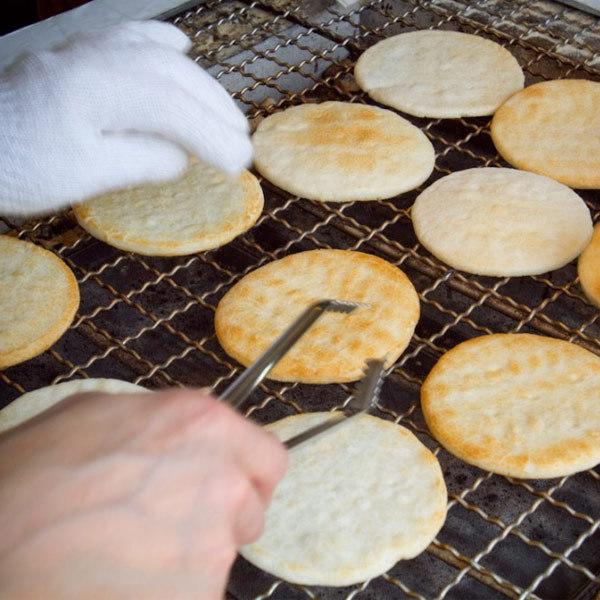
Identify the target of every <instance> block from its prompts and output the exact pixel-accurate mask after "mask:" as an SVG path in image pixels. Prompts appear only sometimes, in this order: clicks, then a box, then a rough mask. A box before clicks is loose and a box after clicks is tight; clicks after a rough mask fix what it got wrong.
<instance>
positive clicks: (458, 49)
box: [354, 31, 525, 118]
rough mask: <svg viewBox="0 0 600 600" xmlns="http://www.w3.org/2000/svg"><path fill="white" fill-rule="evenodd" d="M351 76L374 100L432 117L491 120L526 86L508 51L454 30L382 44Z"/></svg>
mask: <svg viewBox="0 0 600 600" xmlns="http://www.w3.org/2000/svg"><path fill="white" fill-rule="evenodd" d="M354 76H355V78H356V81H357V82H358V84H359V85H360V87H361V88H362V89H363V90H364V91H365V92H367V93H368V94H369V96H371V98H373V100H376V101H377V102H381V103H382V104H385V105H387V106H391V107H393V108H395V109H397V110H401V111H403V112H405V113H408V114H410V115H415V116H417V117H434V118H457V117H467V116H481V115H491V114H492V113H493V112H494V111H495V110H496V109H497V108H498V107H499V106H500V104H502V102H504V101H505V100H506V99H507V98H508V97H509V96H511V95H512V94H514V93H515V92H517V91H518V90H520V89H522V88H523V85H524V81H525V78H524V75H523V71H522V70H521V67H520V66H519V63H518V62H517V61H516V59H515V57H514V56H513V55H512V54H511V53H510V52H509V51H508V50H506V48H503V47H502V46H500V44H496V43H495V42H492V41H491V40H488V39H485V38H482V37H479V36H477V35H470V34H468V33H460V32H458V31H411V32H410V33H402V34H400V35H395V36H393V37H390V38H387V39H385V40H382V41H380V42H378V43H377V44H375V45H374V46H371V47H370V48H369V49H368V50H366V51H365V52H363V54H362V55H361V56H360V58H359V59H358V62H357V63H356V67H355V69H354Z"/></svg>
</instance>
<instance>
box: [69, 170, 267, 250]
mask: <svg viewBox="0 0 600 600" xmlns="http://www.w3.org/2000/svg"><path fill="white" fill-rule="evenodd" d="M262 208H263V193H262V189H261V187H260V185H259V183H258V181H257V179H256V177H254V175H252V174H251V173H249V172H248V171H244V172H243V173H242V174H241V175H240V176H239V177H230V176H228V175H227V174H225V173H223V172H221V171H218V170H217V169H215V168H213V167H211V166H209V165H207V164H205V163H202V162H198V161H196V160H194V161H192V162H191V163H190V165H189V167H188V169H187V171H186V172H185V173H184V174H183V175H182V177H180V178H179V179H176V180H174V181H169V182H166V183H160V184H148V185H142V186H139V187H135V188H129V189H125V190H120V191H117V192H111V193H108V194H105V195H103V196H99V197H97V198H93V199H91V200H89V201H88V202H85V203H84V204H80V205H78V206H75V207H74V209H73V210H74V212H75V216H76V217H77V220H78V221H79V224H80V225H81V226H82V227H83V228H84V229H85V230H86V231H88V232H89V233H90V234H91V235H93V236H94V237H96V238H98V239H99V240H102V241H103V242H106V243H107V244H110V245H111V246H115V247H116V248H120V249H121V250H128V251H130V252H137V253H139V254H146V255H150V256H179V255H184V254H192V253H194V252H200V251H202V250H210V249H212V248H217V247H218V246H222V245H224V244H226V243H227V242H230V241H231V240H232V239H233V238H235V237H236V236H238V235H240V234H241V233H243V232H245V231H247V230H248V229H250V227H252V225H254V223H255V222H256V220H257V219H258V217H259V216H260V213H261V211H262Z"/></svg>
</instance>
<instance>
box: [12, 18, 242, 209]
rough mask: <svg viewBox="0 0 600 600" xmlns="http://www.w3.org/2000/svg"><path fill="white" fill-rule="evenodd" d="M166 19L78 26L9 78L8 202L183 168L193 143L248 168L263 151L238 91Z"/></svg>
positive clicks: (214, 160) (214, 157) (161, 176)
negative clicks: (257, 150) (193, 55)
mask: <svg viewBox="0 0 600 600" xmlns="http://www.w3.org/2000/svg"><path fill="white" fill-rule="evenodd" d="M190 45H191V43H190V41H189V39H188V38H187V36H186V35H185V34H184V33H182V32H181V31H180V30H179V29H177V28H176V27H174V26H172V25H169V24H167V23H161V22H158V21H146V22H143V21H134V22H130V23H126V24H124V25H119V26H116V27H114V28H110V29H107V30H105V31H103V32H101V33H94V34H87V35H84V34H78V35H76V36H74V37H72V38H71V39H70V40H69V41H68V42H67V43H66V44H65V45H64V46H61V47H60V48H56V49H54V50H51V51H46V52H35V53H32V54H29V55H26V56H25V57H23V58H22V59H21V60H20V61H18V62H17V63H16V64H14V65H13V66H12V67H11V68H9V70H8V71H7V72H6V73H5V75H4V76H3V77H2V78H0V213H5V214H6V213H8V214H33V213H40V212H48V211H51V210H53V209H57V208H60V207H63V206H66V205H68V204H69V203H77V202H80V201H82V200H85V199H86V198H89V197H91V196H94V195H96V194H99V193H102V192H106V191H109V190H112V189H119V188H123V187H127V186H131V185H136V184H140V183H144V182H158V181H163V180H166V179H170V178H174V177H176V176H178V175H179V174H181V173H182V172H183V171H184V170H185V167H186V164H187V155H186V150H187V151H188V152H189V153H191V154H194V155H196V156H197V157H199V158H200V159H202V160H204V161H206V162H209V163H211V164H213V165H214V166H216V167H219V168H221V169H224V170H225V171H227V172H229V173H232V174H233V173H237V172H239V171H241V170H242V169H243V168H245V167H246V166H248V164H249V162H250V160H251V158H252V146H251V143H250V138H249V133H248V124H247V121H246V119H245V117H244V116H243V114H242V113H241V111H240V110H239V109H238V108H237V106H236V105H235V103H234V102H233V100H232V99H231V97H230V96H229V94H227V92H226V91H225V90H224V89H223V88H222V87H221V86H220V85H219V84H218V83H217V82H216V81H215V80H214V79H213V78H212V77H210V76H209V75H208V74H207V73H206V72H205V71H203V70H202V69H201V68H200V67H199V66H198V65H196V64H195V63H194V62H193V61H192V60H191V59H189V58H188V57H186V56H185V54H184V53H185V52H186V51H187V50H189V48H190Z"/></svg>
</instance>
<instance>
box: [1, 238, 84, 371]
mask: <svg viewBox="0 0 600 600" xmlns="http://www.w3.org/2000/svg"><path fill="white" fill-rule="evenodd" d="M0 282H2V283H1V285H0V369H6V368H7V367H10V366H12V365H16V364H18V363H21V362H23V361H26V360H29V359H30V358H33V357H34V356H37V355H38V354H41V353H42V352H44V351H45V350H47V349H48V348H50V346H52V344H54V342H56V341H57V340H58V339H59V338H60V337H61V336H62V334H63V333H64V332H65V330H66V329H67V328H68V327H69V325H70V324H71V322H72V320H73V317H74V316H75V312H76V311H77V308H78V307H79V288H78V286H77V280H76V279H75V276H74V275H73V273H72V271H71V270H70V269H69V267H67V265H66V264H65V263H64V262H63V261H62V260H61V259H60V258H59V257H58V256H56V255H55V254H53V253H52V252H49V251H48V250H45V249H44V248H41V247H39V246H36V245H35V244H32V243H30V242H24V241H22V240H19V239H16V238H13V237H10V236H7V235H0Z"/></svg>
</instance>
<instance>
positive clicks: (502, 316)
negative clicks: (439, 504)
mask: <svg viewBox="0 0 600 600" xmlns="http://www.w3.org/2000/svg"><path fill="white" fill-rule="evenodd" d="M172 20H173V22H174V23H175V24H176V25H177V26H179V27H180V28H181V29H182V30H183V31H185V32H186V33H187V34H188V35H189V36H190V37H191V39H192V40H193V42H194V44H193V49H192V56H193V58H194V59H195V60H196V61H197V62H198V63H199V64H201V65H202V66H203V67H205V68H207V69H208V70H209V71H210V72H211V73H212V74H213V75H214V76H215V77H217V79H219V81H220V82H221V83H222V84H223V85H224V86H225V87H226V88H227V89H228V90H229V91H230V92H231V94H232V96H233V97H234V98H235V99H236V100H237V101H238V102H239V104H240V106H241V107H242V108H243V110H245V112H246V114H247V116H248V117H249V119H250V120H251V121H252V122H253V124H254V125H256V123H258V122H259V121H260V119H262V118H264V117H265V116H267V115H269V114H271V113H272V112H274V111H277V110H280V109H284V108H286V107H288V106H291V105H295V104H300V103H303V102H317V101H324V100H331V99H338V100H346V101H350V102H371V101H370V100H369V99H368V98H367V97H366V96H365V95H364V94H363V93H362V92H361V91H360V90H359V89H358V87H357V86H356V84H355V82H354V79H353V77H352V70H353V66H354V63H355V61H356V59H357V58H358V56H359V55H360V53H361V52H362V51H363V50H364V49H365V48H367V47H368V46H370V45H372V44H373V43H375V42H376V41H378V40H379V39H382V38H384V37H387V36H389V35H393V34H396V33H399V32H402V31H410V30H415V29H426V28H430V29H452V30H460V31H465V32H468V33H475V34H478V35H481V36H484V37H488V38H490V39H492V40H494V41H496V42H499V43H500V44H502V45H504V46H505V47H507V48H508V49H509V50H510V51H511V52H512V53H513V55H515V57H516V58H517V59H518V61H519V62H520V64H521V65H522V67H523V69H524V71H525V73H526V81H527V84H531V83H534V82H537V81H542V80H547V79H556V78H565V77H571V78H586V79H593V80H600V20H598V19H597V18H595V17H592V16H590V15H586V14H584V13H582V12H579V11H577V10H575V9H572V8H567V7H564V6H562V5H560V4H557V3H555V2H550V1H547V2H544V1H533V2H528V1H527V0H517V1H513V2H500V1H498V0H478V1H476V2H466V1H464V2H463V1H459V0H408V1H396V0H391V1H387V0H368V1H367V2H363V3H360V4H358V5H352V6H348V4H347V3H344V2H341V1H340V2H338V3H337V4H334V5H332V4H331V2H329V1H326V0H306V1H305V2H303V3H294V2H290V1H289V0H261V1H254V2H251V3H246V2H243V1H240V0H220V1H214V0H209V1H208V2H204V3H202V4H199V5H198V6H197V8H195V9H193V10H189V11H188V12H186V13H184V14H180V15H177V16H176V17H174V18H173V19H172ZM410 119H411V121H413V122H414V123H415V124H417V125H418V126H419V127H421V129H422V130H423V131H424V132H425V133H426V134H427V136H428V137H429V138H430V140H431V141H432V143H433V144H434V147H435V149H436V154H437V159H436V168H435V171H434V174H433V176H432V179H436V178H439V177H441V176H443V175H445V174H447V173H450V172H453V171H456V170H461V169H466V168H470V167H477V166H479V167H481V166H505V163H504V162H503V161H502V159H501V158H500V157H499V155H498V154H497V153H496V151H495V149H494V146H493V144H492V142H491V139H490V136H489V129H488V126H489V118H469V119H454V120H441V119H417V118H412V117H410ZM430 182H431V180H430V181H429V182H428V183H430ZM261 183H262V185H263V189H264V191H265V211H264V213H263V215H262V216H261V218H260V219H259V221H258V223H257V224H256V226H255V227H254V228H253V229H252V230H250V231H249V232H247V233H246V234H245V235H243V236H240V237H239V238H237V239H236V240H235V241H234V242H232V243H230V244H228V245H227V246H225V247H223V248H219V249H216V250H213V251H209V252H205V253H201V254H196V255H192V256H188V257H180V258H150V257H142V256H139V255H135V254H130V253H123V252H120V251H118V250H116V249H114V248H111V247H109V246H107V245H105V244H103V243H101V242H99V241H97V240H94V239H93V238H91V237H90V236H89V235H87V234H86V233H85V232H84V231H83V230H81V229H80V228H79V227H78V226H77V224H76V222H75V220H74V218H73V216H72V215H71V213H69V212H66V213H61V214H56V215H52V216H50V217H47V218H45V219H42V220H36V221H31V222H25V223H20V224H17V223H14V222H12V221H11V220H10V219H8V218H4V217H0V219H1V221H2V222H3V223H4V227H5V229H8V233H9V234H12V235H17V236H18V237H20V238H23V239H29V240H32V241H34V242H35V243H38V244H40V245H42V246H44V247H46V248H49V249H51V250H53V251H54V252H56V253H57V254H58V255H60V256H61V257H62V258H63V259H64V260H65V261H66V262H67V264H68V265H69V266H70V267H71V268H72V269H73V271H74V272H75V274H76V276H77V279H78V281H79V286H80V290H81V306H80V309H79V312H78V314H77V316H76V318H75V320H74V322H73V324H72V326H71V327H70V328H69V330H68V331H67V332H66V334H65V335H64V336H63V338H62V339H61V340H60V341H59V342H57V343H56V344H55V345H54V346H53V347H52V348H51V349H50V350H49V351H47V352H46V353H44V354H43V355H41V356H39V357H37V358H35V359H33V360H31V361H28V362H27V363H25V364H23V365H19V366H15V367H12V368H9V369H7V370H5V371H3V372H2V371H0V397H1V398H2V402H3V404H6V403H8V402H10V401H11V400H12V399H14V398H16V397H17V396H18V395H19V394H21V393H22V392H24V391H28V390H32V389H36V388H38V387H40V386H42V385H47V384H49V383H58V382H61V381H65V380H68V379H72V378H78V377H102V376H105V377H117V378H121V379H126V380H129V381H134V382H136V383H139V384H141V385H145V386H147V387H150V388H161V387H167V386H174V385H175V386H176V385H189V386H211V387H213V388H214V389H216V390H222V389H223V388H224V386H225V385H226V384H227V383H228V382H229V381H231V379H232V377H234V376H235V374H236V373H238V372H239V369H240V366H239V365H237V364H234V362H233V361H232V360H231V359H230V358H229V357H228V356H227V355H225V354H224V352H223V351H222V350H221V348H220V347H219V345H218V343H217V342H216V338H215V334H214V326H213V313H214V310H215V307H216V305H217V303H218V301H219V299H220V298H221V296H222V295H223V294H224V293H225V292H226V291H227V290H228V289H229V288H230V287H231V285H233V284H234V283H235V282H237V281H238V280H239V279H240V278H241V277H242V276H243V275H244V274H245V273H248V272H250V271H251V270H253V269H255V268H257V267H258V266H260V265H263V264H265V263H267V262H269V261H271V260H274V259H277V258H280V257H282V256H285V255H286V254H290V253H293V252H298V251H301V250H308V249H313V248H348V249H355V250H359V251H364V252H369V253H372V254H376V255H379V256H381V257H383V258H385V259H387V260H389V261H390V262H392V263H394V264H396V265H398V266H399V267H400V268H402V269H403V270H404V271H405V272H406V273H407V274H408V276H409V277H410V278H411V280H412V282H413V284H414V285H415V287H416V288H417V290H418V292H419V296H420V300H421V309H422V316H421V320H420V322H419V324H418V326H417V329H416V332H415V335H414V337H413V339H412V341H411V344H410V345H409V347H408V348H407V350H406V351H405V352H404V354H403V355H402V356H401V357H400V359H399V360H398V361H397V363H396V364H395V366H394V368H393V370H392V372H391V375H390V376H389V377H388V379H387V381H386V383H385V385H384V389H383V391H382V396H381V401H380V404H379V406H378V409H377V413H378V415H379V416H381V417H383V418H387V419H393V420H394V421H396V422H399V423H401V424H403V425H404V426H406V427H408V428H410V429H411V430H412V431H413V432H415V433H416V435H417V436H418V437H419V438H420V439H421V440H422V441H423V442H424V443H425V444H426V445H427V446H428V447H430V448H431V449H432V450H433V451H434V452H435V453H436V455H437V456H438V458H439V460H440V463H441V465H442V468H443V471H444V475H445V478H446V483H447V486H448V490H449V510H448V518H447V521H446V524H445V526H444V528H443V529H442V531H441V532H440V534H439V535H438V537H437V538H436V539H435V540H434V541H433V542H432V544H431V545H430V546H429V548H428V549H427V551H426V552H424V553H423V554H422V555H421V556H419V557H418V558H416V559H414V560H410V561H402V562H400V563H398V564H397V565H396V566H395V567H394V568H393V569H391V570H390V571H388V572H387V573H386V574H384V575H383V576H381V577H379V578H377V579H374V580H371V581H368V582H365V583H363V584H360V585H356V586H351V587H348V588H343V589H327V588H315V587H310V588H309V587H303V586H296V585H290V584H288V583H286V582H282V581H279V580H276V579H274V578H273V577H271V576H270V575H268V574H266V573H264V572H262V571H260V570H258V569H256V568H254V567H253V566H252V565H250V564H248V563H246V562H245V561H243V560H241V559H240V560H238V562H237V563H236V564H235V566H234V569H233V571H232V575H231V579H230V584H229V588H228V595H229V596H230V597H231V598H234V599H239V600H242V599H244V600H245V599H247V598H254V599H256V600H259V599H265V598H272V599H286V600H293V599H296V598H298V599H300V598H306V597H308V598H328V599H334V598H335V599H339V598H346V599H347V600H350V599H352V598H365V599H367V598H370V599H375V598H416V599H420V600H423V599H429V598H436V599H438V600H441V599H443V598H455V599H465V598H468V599H471V598H473V599H474V598H486V599H487V598H491V599H494V598H506V597H508V598H553V599H566V598H570V599H573V600H575V599H578V600H584V599H592V598H596V597H597V596H596V595H597V594H598V591H599V590H600V576H599V573H600V531H599V529H600V469H598V468H596V469H592V470H588V471H586V472H583V473H579V474H577V475H574V476H571V477H563V478H561V479H558V480H548V481H519V480H515V479H512V478H507V477H501V476H498V475H493V474H490V473H486V472H484V471H481V470H478V469H476V468H473V467H470V466H468V465H466V464H464V463H462V462H461V461H459V460H458V459H456V458H454V457H453V456H451V455H450V454H448V453H447V452H446V451H445V450H444V449H443V448H441V447H439V445H438V444H437V443H436V442H435V440H433V439H432V438H431V436H430V434H429V432H428V431H427V427H426V425H425V423H424V420H423V416H422V414H421V412H420V408H419V402H418V398H419V386H420V384H421V382H422V380H423V378H424V376H425V375H426V374H427V372H428V371H429V369H430V368H431V367H432V365H433V364H434V363H435V362H436V361H437V360H438V359H439V357H440V356H441V355H442V354H443V353H444V352H445V351H446V350H447V349H449V348H451V347H453V346H455V345H456V344H457V343H459V342H461V341H463V340H465V339H468V338H470V337H473V336H478V335H483V334H486V333H493V332H534V333H539V334H544V335H550V336H553V337H557V338H561V339H565V340H569V341H571V342H573V343H577V344H580V345H582V346H583V347H585V348H587V349H588V350H590V351H592V352H594V353H596V354H598V355H600V312H599V311H598V310H596V309H594V308H593V307H592V306H590V305H589V303H587V302H586V301H585V299H584V297H583V295H582V293H581V290H580V289H579V286H578V282H577V274H576V268H575V265H574V264H570V265H568V266H566V267H564V268H563V269H560V270H558V271H554V272H552V273H548V274H545V275H541V276H535V277H519V278H486V277H478V276H473V275H468V274H464V273H461V272H457V271H454V270H450V269H449V268H448V267H447V266H446V265H444V264H442V263H440V262H439V261H438V260H437V259H435V258H434V257H433V256H431V255H430V254H429V253H428V252H427V251H426V250H425V249H424V248H423V247H421V246H420V245H419V243H418V242H417V240H416V238H415V235H414V231H413V228H412V225H411V220H410V207H411V205H412V203H413V201H414V199H415V197H416V194H417V193H418V192H419V191H420V190H415V191H413V192H410V193H406V194H403V195H401V196H399V197H397V198H393V199H391V200H383V201H378V202H368V203H353V202H348V203H343V204H323V203H318V202H313V201H308V200H305V199H302V198H297V197H291V196H290V195H289V194H287V193H285V192H283V191H281V190H279V189H277V188H275V187H274V186H272V185H271V184H269V182H267V181H265V180H261ZM581 195H582V196H583V198H584V200H585V201H586V203H587V205H588V206H589V208H590V210H591V212H592V215H593V219H594V221H595V222H598V221H599V220H600V195H599V194H598V193H596V192H589V191H588V192H581ZM350 391H351V389H350V387H349V386H347V385H332V386H309V385H299V384H285V385H284V384H278V383H274V382H267V383H265V384H263V385H262V386H261V387H260V389H259V390H258V391H257V392H255V394H254V395H253V396H252V397H251V398H250V399H249V400H248V401H247V403H246V405H245V411H246V414H247V415H249V416H251V417H252V418H254V419H256V420H258V421H260V422H269V421H272V420H275V419H277V418H280V417H283V416H285V415H288V414H292V413H294V412H302V411H310V410H328V409H332V408H334V407H336V406H340V405H341V404H342V403H343V402H344V401H345V400H346V399H347V398H348V395H349V393H350Z"/></svg>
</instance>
